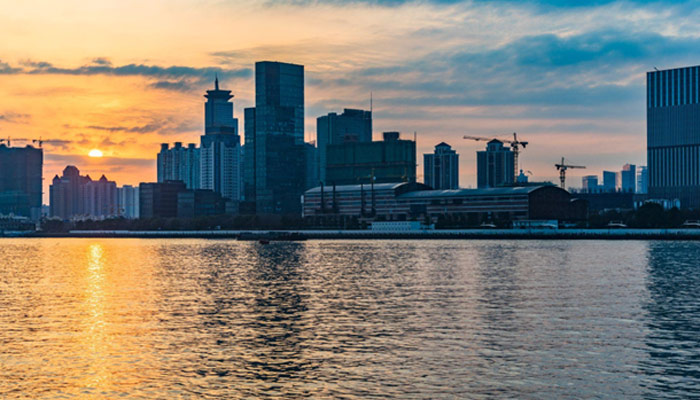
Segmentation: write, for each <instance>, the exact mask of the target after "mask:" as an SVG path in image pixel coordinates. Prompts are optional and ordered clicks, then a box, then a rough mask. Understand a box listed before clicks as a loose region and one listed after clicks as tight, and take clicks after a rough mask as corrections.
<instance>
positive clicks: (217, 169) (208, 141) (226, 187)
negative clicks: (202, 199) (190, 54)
mask: <svg viewBox="0 0 700 400" xmlns="http://www.w3.org/2000/svg"><path fill="white" fill-rule="evenodd" d="M204 97H206V98H207V102H206V103H205V105H204V135H203V136H202V137H201V146H200V150H199V157H200V185H199V186H198V187H195V188H202V189H208V190H213V191H214V192H216V193H219V194H220V195H221V196H223V197H225V198H227V199H229V200H232V201H240V199H241V196H242V179H241V178H242V174H241V139H240V137H239V136H238V119H236V118H234V117H233V103H232V102H231V101H230V100H231V99H232V98H233V95H232V94H231V91H230V90H221V89H219V80H218V78H217V79H216V80H215V82H214V90H207V94H206V95H204ZM188 188H189V186H188Z"/></svg>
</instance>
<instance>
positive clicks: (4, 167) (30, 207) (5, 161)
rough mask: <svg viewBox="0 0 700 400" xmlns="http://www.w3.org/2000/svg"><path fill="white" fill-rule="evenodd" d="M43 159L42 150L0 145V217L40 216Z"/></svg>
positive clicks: (36, 218)
mask: <svg viewBox="0 0 700 400" xmlns="http://www.w3.org/2000/svg"><path fill="white" fill-rule="evenodd" d="M43 160H44V153H43V151H42V149H41V148H34V147H32V146H26V147H8V146H5V145H4V144H1V145H0V215H9V214H14V215H16V216H23V217H29V218H31V219H33V220H38V219H39V218H40V217H41V196H42V186H41V185H42V168H43Z"/></svg>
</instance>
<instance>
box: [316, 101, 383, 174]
mask: <svg viewBox="0 0 700 400" xmlns="http://www.w3.org/2000/svg"><path fill="white" fill-rule="evenodd" d="M371 141H372V112H371V111H364V110H353V109H349V108H346V109H344V110H343V113H342V114H340V115H338V114H337V113H329V114H328V115H324V116H322V117H318V118H316V144H317V146H318V161H317V162H318V173H317V174H318V177H319V179H320V180H321V181H322V182H325V181H326V147H327V146H328V145H332V144H343V143H348V142H371ZM316 183H318V182H316ZM314 186H315V185H314Z"/></svg>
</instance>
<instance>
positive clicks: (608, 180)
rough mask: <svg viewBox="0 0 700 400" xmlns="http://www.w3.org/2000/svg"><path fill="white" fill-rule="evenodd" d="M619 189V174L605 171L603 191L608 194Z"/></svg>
mask: <svg viewBox="0 0 700 400" xmlns="http://www.w3.org/2000/svg"><path fill="white" fill-rule="evenodd" d="M616 188H617V174H616V173H615V172H613V171H603V187H602V191H603V192H606V193H610V192H614V191H615V189H616Z"/></svg>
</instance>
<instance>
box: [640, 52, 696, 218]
mask: <svg viewBox="0 0 700 400" xmlns="http://www.w3.org/2000/svg"><path fill="white" fill-rule="evenodd" d="M699 92H700V66H694V67H685V68H676V69H669V70H663V71H652V72H648V73H647V161H648V165H647V166H648V173H649V187H648V191H649V198H652V199H679V200H680V202H681V206H682V207H684V208H698V207H700V93H699Z"/></svg>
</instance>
